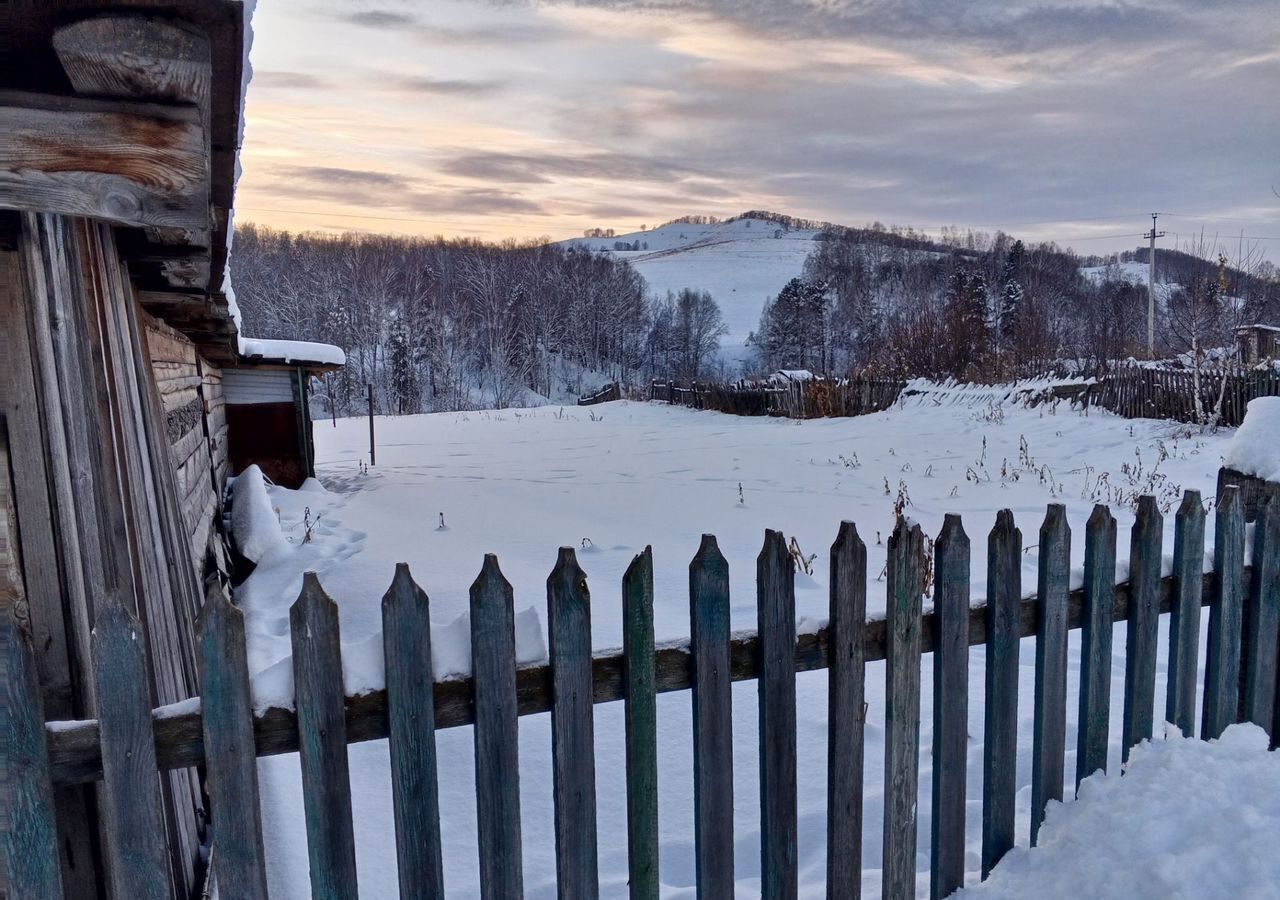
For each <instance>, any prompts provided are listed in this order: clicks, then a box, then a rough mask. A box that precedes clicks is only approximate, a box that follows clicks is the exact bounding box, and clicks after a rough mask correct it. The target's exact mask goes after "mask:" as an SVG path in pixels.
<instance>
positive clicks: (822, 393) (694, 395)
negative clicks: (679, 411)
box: [649, 376, 907, 419]
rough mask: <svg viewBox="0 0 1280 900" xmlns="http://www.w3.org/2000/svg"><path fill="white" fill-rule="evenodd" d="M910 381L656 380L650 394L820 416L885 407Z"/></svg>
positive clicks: (762, 412)
mask: <svg viewBox="0 0 1280 900" xmlns="http://www.w3.org/2000/svg"><path fill="white" fill-rule="evenodd" d="M906 386H907V383H906V382H905V381H901V380H899V379H895V378H872V377H862V376H858V377H854V378H813V379H809V380H805V381H800V380H796V381H784V380H777V381H737V382H733V383H730V384H721V383H716V382H698V381H692V382H689V383H688V384H684V385H682V384H679V383H677V382H674V381H653V382H651V383H650V385H649V399H650V400H662V401H665V402H667V403H671V404H673V405H677V406H688V407H691V408H693V409H711V410H716V411H717V412H723V413H731V414H733V415H737V416H786V417H788V418H792V419H818V418H825V417H829V416H861V415H866V414H867V413H873V412H882V411H883V410H886V409H888V408H889V407H891V406H893V404H894V403H895V402H897V400H898V397H899V395H900V394H901V393H902V391H903V390H904V389H905V388H906Z"/></svg>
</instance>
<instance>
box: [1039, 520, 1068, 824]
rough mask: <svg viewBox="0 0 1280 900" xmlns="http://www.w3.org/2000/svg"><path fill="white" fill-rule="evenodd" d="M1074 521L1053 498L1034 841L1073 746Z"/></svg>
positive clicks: (1043, 577)
mask: <svg viewBox="0 0 1280 900" xmlns="http://www.w3.org/2000/svg"><path fill="white" fill-rule="evenodd" d="M1070 578H1071V526H1070V525H1068V524H1067V508H1066V506H1064V505H1063V504H1061V503H1051V504H1049V508H1048V510H1047V512H1046V513H1045V517H1044V524H1042V525H1041V526H1040V560H1039V572H1038V578H1037V583H1036V605H1037V607H1038V609H1037V616H1036V687H1035V697H1036V698H1035V712H1034V724H1033V728H1034V736H1033V746H1032V751H1031V846H1033V847H1034V846H1035V844H1036V839H1037V838H1038V837H1039V835H1040V825H1041V823H1042V822H1043V821H1044V811H1045V807H1046V806H1047V805H1048V803H1049V801H1050V800H1061V799H1062V779H1063V767H1064V765H1065V760H1066V751H1067V720H1066V717H1067V604H1068V592H1069V590H1070V586H1071V585H1070Z"/></svg>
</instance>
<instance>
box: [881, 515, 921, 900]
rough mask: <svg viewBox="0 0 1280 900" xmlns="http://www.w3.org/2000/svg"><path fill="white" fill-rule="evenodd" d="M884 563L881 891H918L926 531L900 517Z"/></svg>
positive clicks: (893, 897) (901, 894) (893, 894)
mask: <svg viewBox="0 0 1280 900" xmlns="http://www.w3.org/2000/svg"><path fill="white" fill-rule="evenodd" d="M888 552H889V559H888V564H887V569H886V575H887V577H886V579H885V580H886V583H887V593H888V597H887V603H888V605H887V608H886V609H887V614H886V616H885V631H886V646H885V699H884V702H885V711H884V731H885V740H884V795H885V800H884V851H883V852H884V870H883V874H882V879H881V896H882V897H885V898H890V900H897V898H907V897H914V896H915V895H916V836H917V832H916V824H917V819H916V791H917V786H918V784H919V779H920V643H921V623H920V609H921V605H922V596H921V595H922V591H923V587H924V581H923V559H924V534H923V533H922V532H921V531H920V526H919V525H909V524H908V523H907V521H906V519H904V518H901V517H899V519H898V524H897V526H896V527H895V528H894V530H893V534H892V535H891V536H890V537H889V547H888Z"/></svg>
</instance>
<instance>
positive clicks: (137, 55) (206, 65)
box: [53, 15, 211, 111]
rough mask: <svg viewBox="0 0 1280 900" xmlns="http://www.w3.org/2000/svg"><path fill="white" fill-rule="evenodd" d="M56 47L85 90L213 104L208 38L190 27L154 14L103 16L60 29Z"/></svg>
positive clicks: (55, 37)
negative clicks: (210, 86) (210, 90)
mask: <svg viewBox="0 0 1280 900" xmlns="http://www.w3.org/2000/svg"><path fill="white" fill-rule="evenodd" d="M53 48H54V50H55V51H57V54H58V59H59V61H60V62H61V63H62V68H63V69H65V70H66V73H67V77H68V78H70V79H71V84H72V86H73V87H74V88H75V89H76V91H77V92H79V93H81V94H92V95H97V96H104V97H133V98H136V99H147V100H164V101H171V102H178V103H191V104H194V105H196V106H199V107H201V108H202V109H204V110H206V111H207V110H208V108H209V83H210V72H211V67H210V55H209V39H208V37H207V36H205V34H203V33H202V32H200V31H198V30H196V29H195V28H193V27H191V26H187V25H184V24H182V23H176V22H167V21H164V20H163V19H157V18H154V17H151V16H140V15H111V16H99V17H96V18H92V19H84V20H82V21H79V22H74V23H72V24H70V25H66V26H63V27H62V28H59V29H58V30H57V31H55V32H54V35H53Z"/></svg>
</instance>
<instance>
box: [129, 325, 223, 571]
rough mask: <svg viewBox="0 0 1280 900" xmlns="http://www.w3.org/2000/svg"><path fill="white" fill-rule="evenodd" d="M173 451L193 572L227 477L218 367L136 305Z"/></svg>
mask: <svg viewBox="0 0 1280 900" xmlns="http://www.w3.org/2000/svg"><path fill="white" fill-rule="evenodd" d="M139 314H140V318H141V321H142V323H143V333H144V335H145V337H146V348H147V351H148V353H149V355H150V361H151V374H152V377H153V378H154V380H155V383H156V388H157V389H158V391H159V394H160V402H161V406H162V408H163V412H164V418H165V433H166V438H167V439H168V443H169V446H170V448H171V449H172V451H173V460H174V466H175V469H174V474H175V476H176V479H177V493H178V498H179V503H180V505H181V508H182V518H183V521H184V523H185V525H186V531H187V537H188V540H189V542H190V548H191V560H192V563H193V565H194V566H195V571H196V573H197V575H202V574H203V572H204V569H205V554H206V551H207V548H208V547H209V542H210V540H217V539H218V538H217V535H216V534H215V528H214V526H215V523H216V517H217V514H218V510H219V509H220V505H221V497H222V490H223V488H224V487H225V485H226V478H227V415H226V407H225V404H224V403H223V399H222V369H221V368H219V367H218V366H216V365H214V364H213V363H210V362H209V361H208V360H206V359H204V358H203V357H202V356H201V355H200V354H199V352H197V350H196V346H195V344H193V343H192V342H191V341H190V339H188V338H187V337H186V335H184V334H182V332H180V331H177V330H176V329H174V328H171V327H170V326H168V325H166V324H165V323H164V322H161V321H160V320H159V319H156V318H155V317H153V316H151V315H149V314H147V313H146V312H145V311H143V310H139Z"/></svg>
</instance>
